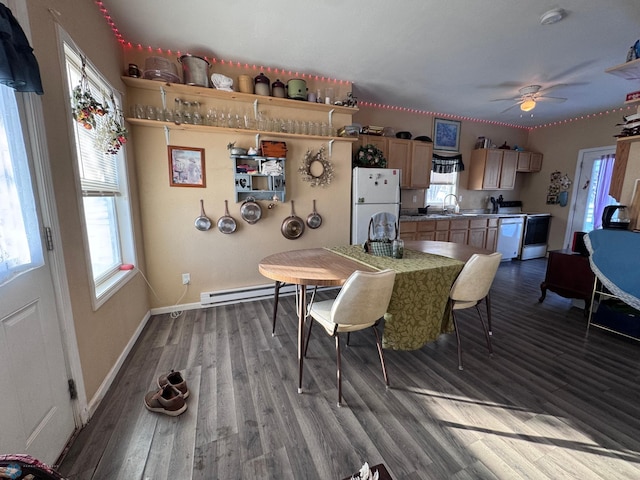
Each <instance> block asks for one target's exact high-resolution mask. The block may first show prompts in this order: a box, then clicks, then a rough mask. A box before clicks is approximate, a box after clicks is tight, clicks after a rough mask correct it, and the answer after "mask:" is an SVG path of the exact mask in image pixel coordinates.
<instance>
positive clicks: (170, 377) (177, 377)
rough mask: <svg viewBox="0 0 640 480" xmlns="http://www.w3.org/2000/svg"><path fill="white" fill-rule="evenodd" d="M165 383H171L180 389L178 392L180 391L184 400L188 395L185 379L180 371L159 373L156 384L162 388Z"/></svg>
mask: <svg viewBox="0 0 640 480" xmlns="http://www.w3.org/2000/svg"><path fill="white" fill-rule="evenodd" d="M165 385H173V386H174V387H176V388H177V389H178V390H179V391H180V393H182V396H183V397H184V399H185V400H186V399H187V398H188V397H189V389H188V388H187V381H186V380H185V379H184V378H182V375H181V374H180V372H175V371H173V370H171V371H170V372H169V373H165V374H164V375H160V377H158V386H159V387H160V388H162V387H164V386H165Z"/></svg>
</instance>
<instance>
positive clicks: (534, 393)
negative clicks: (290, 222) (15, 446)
mask: <svg viewBox="0 0 640 480" xmlns="http://www.w3.org/2000/svg"><path fill="white" fill-rule="evenodd" d="M545 266H546V260H544V259H536V260H529V261H526V262H507V263H503V264H502V265H501V266H500V269H499V271H498V275H497V277H496V281H495V283H494V289H493V294H492V298H493V313H494V317H493V327H494V328H493V330H494V335H493V345H494V350H495V355H494V357H493V358H492V359H490V358H489V357H488V355H487V350H486V345H485V344H484V339H483V336H482V334H481V330H480V329H479V326H478V321H477V319H476V318H475V317H474V316H473V315H472V313H473V310H467V311H466V312H469V313H463V314H462V316H461V318H462V319H463V320H464V321H463V323H462V325H461V332H462V335H463V339H462V341H463V346H464V361H465V370H464V371H459V370H458V369H457V360H456V343H455V336H454V335H453V334H448V335H443V336H441V338H440V339H439V340H438V341H437V342H434V343H432V344H430V345H428V346H426V347H424V348H422V349H421V350H418V351H413V352H397V351H387V352H386V357H385V358H386V361H387V369H388V372H389V377H390V381H391V384H392V387H391V388H390V389H388V390H386V389H385V388H384V384H383V381H382V375H381V371H380V364H379V361H378V357H377V353H376V350H375V343H374V337H373V335H372V333H370V332H369V331H366V332H360V333H358V334H354V335H352V336H351V346H350V347H346V348H345V349H344V353H343V359H342V365H343V394H344V406H343V407H341V408H338V407H337V406H336V397H337V391H336V388H335V363H334V359H335V350H334V342H333V340H332V339H331V338H329V337H328V336H326V334H324V332H323V331H322V330H321V329H319V328H318V329H316V330H314V336H313V338H312V343H311V345H310V348H309V356H308V359H307V360H306V362H305V380H304V388H305V393H304V394H302V395H300V394H298V393H297V389H296V384H297V362H296V321H295V314H294V299H293V297H291V296H288V297H284V298H282V299H281V309H280V314H279V323H278V327H277V335H276V336H275V337H272V336H271V325H270V313H271V309H272V302H271V301H266V300H265V301H256V302H250V303H242V304H237V305H230V306H223V307H217V308H209V309H204V310H197V311H189V312H186V313H184V314H183V315H182V316H181V317H180V318H178V319H175V320H174V319H171V318H170V317H169V316H168V315H159V316H156V317H153V318H152V319H151V320H150V321H149V324H148V326H147V328H146V329H145V330H144V332H143V334H142V336H141V338H140V340H139V342H138V343H137V345H136V346H135V348H134V350H133V352H132V353H131V355H130V358H128V360H127V362H126V364H125V365H124V367H123V369H122V370H121V372H120V373H119V374H118V376H117V379H116V381H115V382H114V385H113V387H112V388H111V390H110V391H109V393H108V395H107V396H106V398H105V399H104V402H103V403H102V405H101V406H100V408H99V409H98V411H97V412H96V414H95V415H94V417H93V419H92V420H91V421H90V423H89V425H88V426H87V427H86V428H85V429H84V430H83V431H82V432H81V433H80V434H79V436H78V437H77V439H76V441H75V443H74V444H73V446H72V448H71V449H70V451H69V452H68V455H67V456H66V458H65V460H64V461H63V463H62V465H61V466H60V470H61V471H62V473H63V474H64V475H66V476H68V477H69V479H70V480H80V479H82V480H88V479H94V480H115V479H126V480H137V479H150V480H164V479H172V480H174V479H175V480H188V479H198V480H205V479H206V480H211V479H260V480H265V479H287V480H294V479H295V480H301V479H305V480H312V479H318V480H320V479H322V480H326V479H332V480H333V479H341V478H343V477H345V476H348V475H350V474H351V473H353V472H355V471H357V470H358V469H359V467H360V466H361V465H362V464H363V463H364V462H365V461H368V462H369V464H370V465H373V464H377V463H380V462H384V463H385V464H386V466H387V468H388V470H389V472H390V473H391V475H392V477H393V478H394V479H396V480H400V479H418V478H424V479H458V480H467V479H469V480H470V479H495V478H499V479H515V478H527V479H544V478H550V479H559V478H579V479H581V480H587V479H592V478H603V479H614V478H615V479H623V478H624V479H638V478H640V343H638V342H634V341H632V340H628V339H625V338H623V337H620V336H617V335H613V334H610V333H607V332H604V331H602V330H593V329H592V330H591V332H590V333H589V336H588V337H585V328H586V320H585V318H584V317H583V314H582V311H581V310H580V309H577V308H571V302H570V301H569V300H567V299H564V298H561V297H559V296H557V295H556V294H554V293H551V292H549V293H548V295H547V298H546V300H545V302H544V303H543V304H539V303H538V302H537V299H538V297H539V294H540V291H539V284H540V282H541V281H542V279H543V277H544V269H545ZM171 368H174V369H178V370H181V371H182V372H183V373H184V375H185V377H186V378H187V381H188V384H189V387H190V390H191V397H190V398H189V399H188V400H187V403H188V405H189V408H188V410H187V411H186V412H185V413H184V414H183V415H182V416H180V417H177V418H172V417H168V416H165V415H161V414H155V413H151V412H149V411H147V410H146V409H145V408H144V406H143V400H142V399H143V396H144V394H145V392H147V391H148V390H151V389H153V387H154V383H155V381H156V378H157V376H158V375H159V374H161V373H163V372H166V371H168V370H169V369H171Z"/></svg>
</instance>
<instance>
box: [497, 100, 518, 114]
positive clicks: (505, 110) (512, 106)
mask: <svg viewBox="0 0 640 480" xmlns="http://www.w3.org/2000/svg"><path fill="white" fill-rule="evenodd" d="M521 103H522V102H521V101H520V102H517V103H514V104H513V105H511V106H510V107H508V108H505V109H504V110H502V111H501V112H500V113H505V112H508V111H509V110H511V109H512V108H515V107H517V106H518V105H520V104H521Z"/></svg>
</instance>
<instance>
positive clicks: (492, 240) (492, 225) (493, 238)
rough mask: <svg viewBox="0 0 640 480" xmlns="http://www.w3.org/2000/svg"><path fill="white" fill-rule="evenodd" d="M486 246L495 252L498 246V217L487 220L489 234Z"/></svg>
mask: <svg viewBox="0 0 640 480" xmlns="http://www.w3.org/2000/svg"><path fill="white" fill-rule="evenodd" d="M484 248H486V249H487V250H491V251H492V252H495V251H496V249H497V248H498V219H497V218H490V219H489V221H488V222H487V236H486V238H485V244H484Z"/></svg>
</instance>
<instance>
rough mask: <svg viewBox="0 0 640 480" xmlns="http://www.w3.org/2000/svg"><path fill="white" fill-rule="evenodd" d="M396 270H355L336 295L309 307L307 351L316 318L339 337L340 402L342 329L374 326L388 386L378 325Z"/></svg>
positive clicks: (328, 332)
mask: <svg viewBox="0 0 640 480" xmlns="http://www.w3.org/2000/svg"><path fill="white" fill-rule="evenodd" d="M395 277H396V273H395V271H393V270H390V269H387V270H382V271H380V272H362V271H359V270H357V271H355V272H353V273H352V274H351V275H350V276H349V278H348V279H347V281H346V282H345V283H344V285H343V286H342V288H341V289H340V292H339V293H338V295H337V296H336V298H335V299H332V300H323V301H321V302H315V303H313V305H311V308H310V310H309V316H310V317H311V318H310V323H309V330H308V333H307V341H306V344H305V350H304V354H305V356H306V354H307V348H308V347H309V340H310V338H311V328H312V327H313V323H314V321H317V322H318V323H319V324H320V325H322V326H323V327H324V329H325V330H326V332H327V334H329V336H332V337H335V339H336V377H337V385H338V406H340V404H341V402H342V372H341V367H340V337H339V334H340V333H347V334H349V333H351V332H356V331H358V330H364V329H365V328H369V327H372V328H373V332H374V334H375V337H376V346H377V347H378V355H379V356H380V364H381V365H382V375H383V376H384V383H385V385H387V386H389V378H388V376H387V369H386V367H385V364H384V354H383V353H382V345H381V343H380V335H379V333H378V329H377V328H376V327H377V325H378V322H379V321H380V319H381V318H382V317H383V316H384V314H385V313H386V312H387V307H388V306H389V301H390V300H391V293H392V292H393V284H394V280H395Z"/></svg>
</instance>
